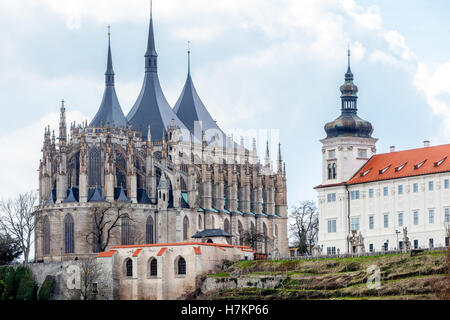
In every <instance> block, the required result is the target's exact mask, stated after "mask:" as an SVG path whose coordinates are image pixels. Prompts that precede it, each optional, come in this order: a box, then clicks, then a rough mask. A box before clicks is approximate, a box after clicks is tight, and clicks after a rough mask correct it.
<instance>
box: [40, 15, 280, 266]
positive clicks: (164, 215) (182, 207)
mask: <svg viewBox="0 0 450 320" xmlns="http://www.w3.org/2000/svg"><path fill="white" fill-rule="evenodd" d="M108 37H109V38H110V34H108ZM189 57H190V56H189ZM112 61H113V60H112V50H111V44H110V41H109V44H108V56H107V70H106V73H105V90H104V95H103V99H102V102H101V104H100V107H99V109H98V112H97V114H96V115H95V117H94V118H93V120H92V121H91V123H89V124H88V123H87V122H86V123H82V124H76V123H71V124H69V125H68V124H67V123H66V106H65V105H64V102H63V103H62V105H61V109H60V124H59V134H58V135H57V136H56V135H55V133H54V131H53V134H52V133H51V129H50V128H46V129H45V134H44V143H43V148H42V153H43V154H42V159H41V161H40V165H39V199H40V205H39V207H38V210H37V215H36V218H37V225H36V237H35V238H36V240H35V258H36V260H40V261H44V262H49V261H61V260H73V259H76V258H80V259H81V258H83V257H87V256H91V255H94V256H95V255H96V254H98V253H99V252H105V251H108V250H110V249H111V248H113V247H115V246H120V245H123V246H130V245H138V244H139V245H143V244H163V243H181V242H193V241H197V242H206V241H207V242H209V243H211V242H212V243H214V239H215V238H214V237H215V236H217V235H218V234H219V235H221V236H222V237H223V239H226V241H227V243H228V244H230V245H237V246H243V245H250V246H252V249H253V250H255V251H257V252H260V253H266V254H267V255H268V256H269V257H277V256H287V255H288V253H287V251H288V236H287V197H286V193H287V188H286V170H285V165H284V163H283V162H282V159H281V148H279V154H278V159H277V162H276V163H277V165H276V166H275V167H276V168H272V166H271V160H270V155H269V145H267V151H266V159H265V163H264V164H261V162H260V160H259V159H258V156H257V150H256V141H255V140H253V147H252V149H251V150H249V149H247V148H245V147H244V140H243V138H241V143H240V144H238V143H236V142H235V141H233V138H232V137H230V136H227V135H226V134H225V133H224V132H223V131H222V129H220V128H219V127H218V125H217V124H216V121H214V120H213V118H212V117H211V115H210V114H209V112H208V110H207V109H206V107H205V106H204V104H203V103H202V101H201V99H200V97H199V96H198V94H197V91H196V89H195V87H194V84H193V80H192V77H191V72H190V64H189V71H188V75H187V80H186V84H185V86H184V89H183V91H182V93H181V95H180V98H179V99H178V101H177V103H176V105H175V106H174V108H172V107H171V106H170V105H169V103H168V102H167V100H166V98H165V96H164V93H163V91H162V89H161V85H160V82H159V78H158V54H157V52H156V46H155V38H154V28H153V18H152V16H151V17H150V23H149V32H148V45H147V51H146V53H145V76H144V83H143V85H142V90H141V92H140V94H139V96H138V98H137V101H136V103H135V104H134V106H133V108H132V109H131V111H130V113H129V114H128V115H127V116H125V115H124V113H123V111H122V108H121V105H120V103H119V99H118V97H117V95H116V91H115V73H114V70H113V63H112ZM255 238H257V240H258V241H254V239H255Z"/></svg>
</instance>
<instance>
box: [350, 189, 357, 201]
mask: <svg viewBox="0 0 450 320" xmlns="http://www.w3.org/2000/svg"><path fill="white" fill-rule="evenodd" d="M350 199H351V200H358V199H359V190H355V191H350Z"/></svg>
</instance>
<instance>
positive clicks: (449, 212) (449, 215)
mask: <svg viewBox="0 0 450 320" xmlns="http://www.w3.org/2000/svg"><path fill="white" fill-rule="evenodd" d="M444 221H445V222H450V208H445V218H444Z"/></svg>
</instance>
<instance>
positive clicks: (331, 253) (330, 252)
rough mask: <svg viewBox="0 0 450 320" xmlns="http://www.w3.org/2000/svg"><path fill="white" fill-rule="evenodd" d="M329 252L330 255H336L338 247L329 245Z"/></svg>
mask: <svg viewBox="0 0 450 320" xmlns="http://www.w3.org/2000/svg"><path fill="white" fill-rule="evenodd" d="M327 254H328V255H335V254H336V247H328V248H327Z"/></svg>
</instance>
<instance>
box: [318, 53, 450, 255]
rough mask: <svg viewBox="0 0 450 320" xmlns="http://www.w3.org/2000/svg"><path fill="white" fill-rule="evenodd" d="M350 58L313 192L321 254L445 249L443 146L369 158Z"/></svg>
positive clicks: (448, 213)
mask: <svg viewBox="0 0 450 320" xmlns="http://www.w3.org/2000/svg"><path fill="white" fill-rule="evenodd" d="M353 78H354V77H353V73H352V71H351V68H350V52H349V61H348V70H347V73H346V74H345V83H344V85H342V86H341V88H340V90H341V93H342V95H341V100H342V106H341V115H340V116H339V117H338V118H337V119H336V120H335V121H333V122H330V123H328V124H326V125H325V131H326V133H327V137H326V138H325V139H323V140H321V142H322V145H323V146H322V183H321V185H319V186H317V187H316V188H315V189H316V190H317V192H318V204H319V205H318V207H319V226H320V227H319V235H318V246H317V248H316V249H317V250H318V252H319V253H321V254H330V255H334V254H339V253H341V254H343V253H351V254H355V253H362V252H375V251H388V250H405V249H409V248H416V249H417V248H432V247H442V246H448V245H449V230H450V229H449V226H450V185H449V181H450V162H449V160H448V157H449V155H450V145H441V146H430V143H429V142H428V141H426V142H425V143H424V147H423V148H419V149H412V150H404V151H397V152H396V150H395V147H391V150H390V151H391V152H389V153H385V154H377V153H376V142H377V139H375V138H373V137H372V133H373V127H372V124H371V123H370V122H368V121H365V120H363V119H361V118H360V117H359V116H358V115H357V110H358V109H357V99H358V97H357V93H358V87H357V86H356V85H355V84H354V83H353V80H354V79H353Z"/></svg>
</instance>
